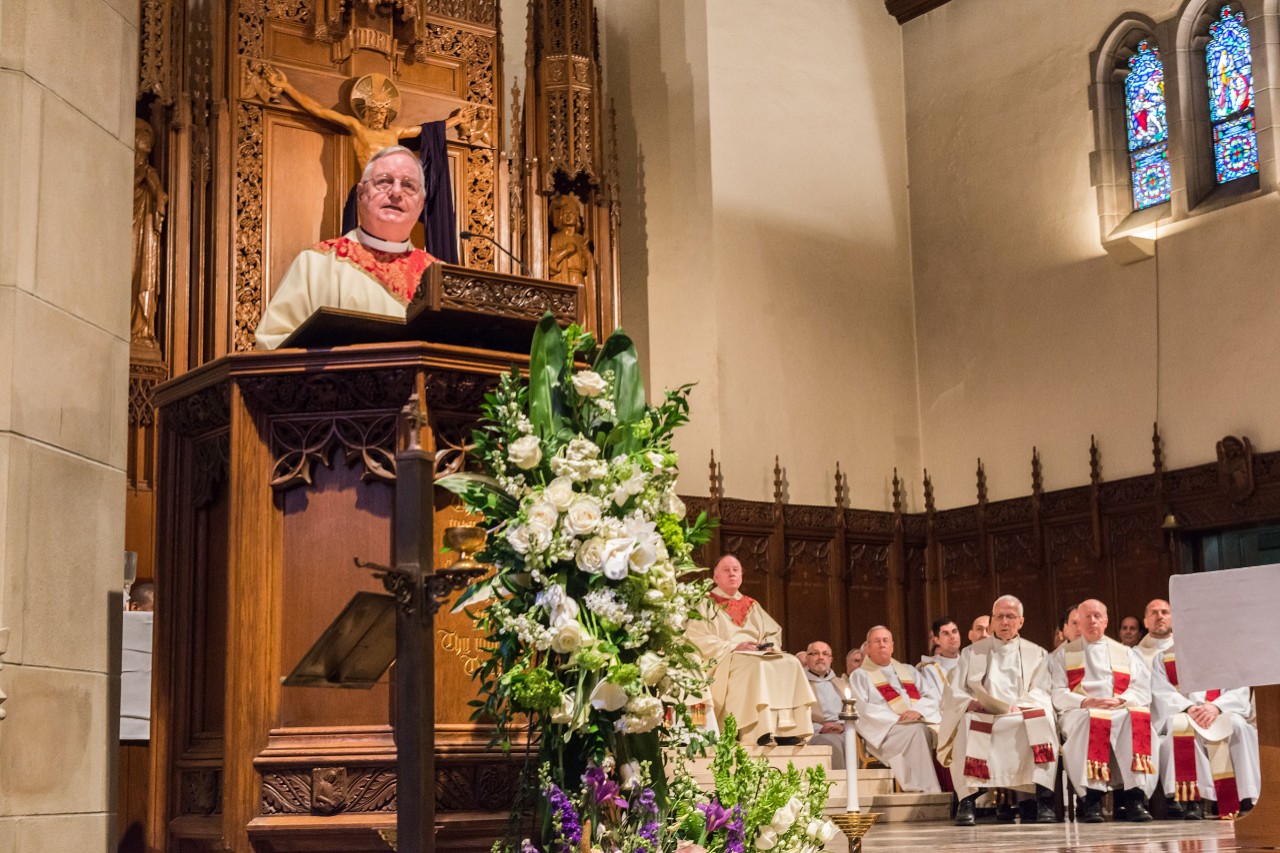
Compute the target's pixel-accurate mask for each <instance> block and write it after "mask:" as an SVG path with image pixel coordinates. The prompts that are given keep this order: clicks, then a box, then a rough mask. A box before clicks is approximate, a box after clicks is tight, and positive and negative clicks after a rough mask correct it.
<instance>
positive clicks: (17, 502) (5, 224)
mask: <svg viewBox="0 0 1280 853" xmlns="http://www.w3.org/2000/svg"><path fill="white" fill-rule="evenodd" d="M138 6H139V4H138V2H137V0H3V2H2V3H0V234H3V240H4V244H5V245H4V248H3V250H0V628H7V629H9V631H10V633H9V642H8V649H7V652H6V653H5V655H4V669H3V671H0V689H2V690H3V692H4V693H5V694H7V696H8V698H7V700H6V701H5V703H4V711H5V718H4V719H3V720H2V721H0V791H2V792H3V794H0V851H6V853H7V851H11V850H12V851H17V850H21V851H23V853H46V851H48V853H53V851H67V850H86V851H94V850H97V851H107V850H115V847H116V839H115V838H114V829H113V820H112V814H111V810H112V788H113V787H114V784H115V772H114V761H115V758H114V756H115V753H116V750H117V748H118V747H117V739H118V721H117V719H116V718H115V714H116V712H115V710H114V705H115V704H116V700H115V696H116V686H115V684H113V681H118V667H119V663H118V661H119V648H118V644H119V635H118V630H119V629H118V625H119V622H120V617H119V610H120V608H121V606H122V603H121V592H122V585H123V584H122V571H123V569H122V566H123V551H124V500H125V471H124V467H125V438H126V406H127V402H128V399H127V398H128V370H129V292H130V263H131V248H130V230H131V215H132V200H131V184H132V176H133V162H132V161H133V153H132V148H133V137H134V130H133V123H134V116H133V109H134V106H133V105H134V93H135V90H136V85H137V84H136V63H137V58H136V54H137V41H138V35H137V30H138ZM113 661H114V664H113ZM112 669H115V670H116V672H115V673H114V674H113V673H112Z"/></svg>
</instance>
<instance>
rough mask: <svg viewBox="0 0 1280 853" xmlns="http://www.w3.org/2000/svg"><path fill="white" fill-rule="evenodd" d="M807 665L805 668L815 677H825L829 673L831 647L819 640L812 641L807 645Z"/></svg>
mask: <svg viewBox="0 0 1280 853" xmlns="http://www.w3.org/2000/svg"><path fill="white" fill-rule="evenodd" d="M808 652H809V663H808V665H807V666H806V669H808V670H809V671H810V672H812V673H813V674H814V675H817V676H825V675H826V674H827V673H828V672H830V671H831V647H830V646H828V645H827V644H826V643H824V642H822V641H821V640H814V641H813V642H812V643H810V644H809V648H808Z"/></svg>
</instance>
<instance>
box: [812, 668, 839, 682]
mask: <svg viewBox="0 0 1280 853" xmlns="http://www.w3.org/2000/svg"><path fill="white" fill-rule="evenodd" d="M804 676H805V678H807V679H809V680H810V681H834V680H835V678H836V671H835V670H834V669H829V670H827V674H826V675H818V674H817V673H814V672H810V671H809V670H807V669H806V670H805V671H804Z"/></svg>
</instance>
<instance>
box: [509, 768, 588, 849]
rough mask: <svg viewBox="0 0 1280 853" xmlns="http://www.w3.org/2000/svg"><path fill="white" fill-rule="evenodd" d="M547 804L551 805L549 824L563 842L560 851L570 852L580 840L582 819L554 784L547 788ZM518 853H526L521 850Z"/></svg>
mask: <svg viewBox="0 0 1280 853" xmlns="http://www.w3.org/2000/svg"><path fill="white" fill-rule="evenodd" d="M546 793H547V802H548V803H550V804H551V822H552V825H553V826H555V828H556V835H557V837H559V838H560V839H561V840H562V841H563V845H562V847H561V849H562V850H572V849H574V848H575V847H577V846H578V842H579V841H581V840H582V819H581V818H580V817H579V816H578V810H577V809H575V808H574V807H573V803H572V802H570V801H569V797H568V795H566V794H565V792H564V791H562V790H560V788H559V787H558V786H556V785H554V784H552V785H548V786H547V791H546ZM520 853H528V851H526V850H524V849H521V851H520Z"/></svg>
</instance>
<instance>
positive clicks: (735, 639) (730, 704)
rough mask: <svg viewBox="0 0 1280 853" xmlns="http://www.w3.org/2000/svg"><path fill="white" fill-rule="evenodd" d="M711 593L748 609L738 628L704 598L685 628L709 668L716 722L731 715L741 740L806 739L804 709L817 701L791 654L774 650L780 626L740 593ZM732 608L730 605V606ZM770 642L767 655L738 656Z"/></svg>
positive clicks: (807, 725) (810, 726)
mask: <svg viewBox="0 0 1280 853" xmlns="http://www.w3.org/2000/svg"><path fill="white" fill-rule="evenodd" d="M712 593H713V594H715V595H718V596H720V597H721V598H724V599H731V600H732V601H733V602H745V604H749V605H750V609H748V610H747V611H746V613H745V615H744V616H743V620H742V624H741V625H739V624H737V623H736V622H735V621H734V619H733V618H732V617H731V616H730V615H729V614H728V612H726V610H725V609H724V608H723V607H720V606H719V605H717V604H715V602H714V601H712V600H711V599H710V598H708V599H707V602H706V606H705V607H704V610H703V615H704V618H702V619H695V620H691V621H690V622H689V624H688V635H689V640H690V641H691V642H692V643H693V644H694V645H695V646H697V647H698V651H699V653H700V654H701V655H702V658H703V660H705V661H707V662H708V664H709V665H710V666H711V668H712V669H711V699H712V702H713V703H714V708H715V714H716V719H718V720H722V721H723V720H724V718H725V717H726V716H727V715H728V714H733V716H734V719H735V720H737V721H738V731H739V732H740V733H741V735H742V737H743V738H744V739H749V740H756V739H758V738H760V737H761V736H763V735H766V734H771V735H773V736H774V737H808V736H809V735H810V734H812V733H813V724H812V722H811V721H810V718H809V714H810V712H809V706H810V705H812V704H813V703H814V702H816V701H817V700H816V699H815V698H814V696H813V691H812V690H810V689H809V681H808V679H806V678H805V672H804V667H802V666H801V665H800V660H799V659H798V658H797V657H796V656H795V655H789V654H786V653H784V652H780V651H778V649H779V648H780V647H781V645H782V627H781V626H780V625H779V624H778V623H777V622H775V621H774V620H773V618H772V617H771V616H769V614H768V613H766V612H765V611H764V608H763V607H762V606H760V603H759V602H756V601H753V600H752V599H749V598H746V597H745V596H743V595H742V593H741V592H738V593H736V594H734V595H729V594H728V593H726V592H724V591H723V590H721V589H719V588H718V587H717V588H715V589H713V590H712ZM731 606H732V605H731ZM766 642H768V643H773V650H771V651H769V652H763V653H761V652H740V651H736V650H735V649H736V647H737V646H738V644H740V643H766Z"/></svg>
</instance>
